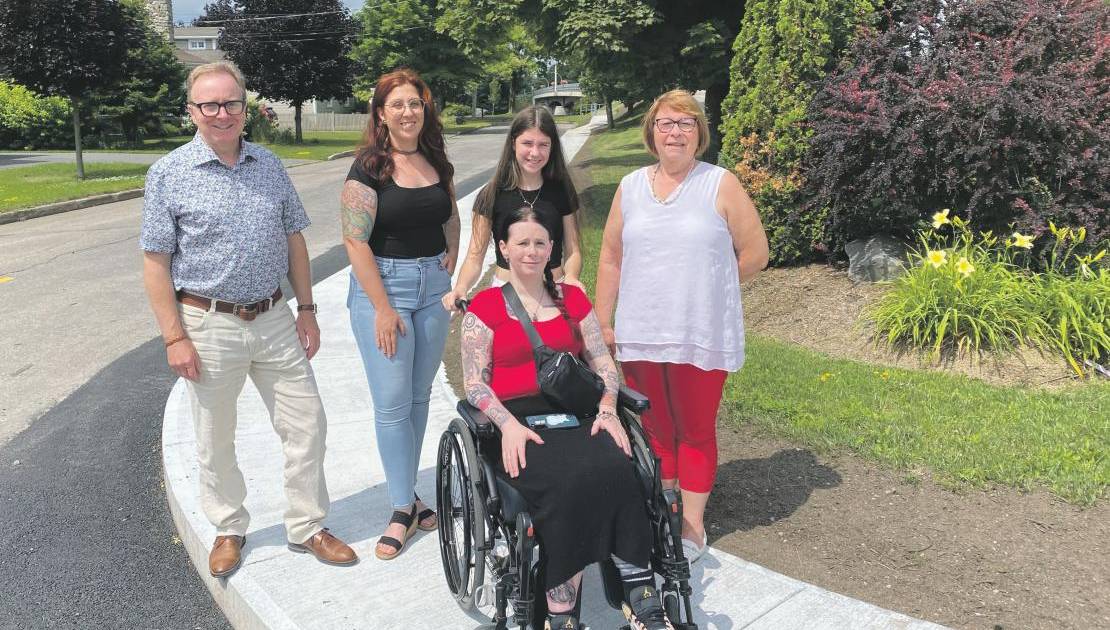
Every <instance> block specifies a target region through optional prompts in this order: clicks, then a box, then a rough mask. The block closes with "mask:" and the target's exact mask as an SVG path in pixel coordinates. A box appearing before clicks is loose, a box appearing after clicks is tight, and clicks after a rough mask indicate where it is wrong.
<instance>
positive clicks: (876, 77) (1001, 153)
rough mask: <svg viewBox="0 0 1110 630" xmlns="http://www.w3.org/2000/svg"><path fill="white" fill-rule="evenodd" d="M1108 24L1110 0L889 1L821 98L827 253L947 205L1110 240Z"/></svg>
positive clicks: (908, 228) (968, 214)
mask: <svg viewBox="0 0 1110 630" xmlns="http://www.w3.org/2000/svg"><path fill="white" fill-rule="evenodd" d="M1108 27H1110V4H1107V3H1105V2H1104V0H896V1H895V2H894V3H892V7H891V8H890V9H888V10H887V11H886V12H885V13H884V14H882V17H881V19H880V20H878V22H877V26H876V27H875V28H870V29H868V30H867V31H865V32H864V33H863V34H861V35H860V37H859V38H858V39H857V41H856V43H855V46H854V50H853V52H852V54H851V55H849V56H848V58H849V59H852V60H854V62H853V65H852V66H851V67H846V68H841V69H839V70H838V71H837V72H835V73H833V74H831V75H829V76H828V77H827V78H826V79H825V80H824V81H823V82H822V85H821V87H820V89H819V90H818V93H817V95H816V96H815V98H814V99H813V101H812V102H811V104H810V110H809V113H808V121H809V124H810V125H812V128H813V130H814V134H813V136H812V138H811V143H810V150H809V152H808V153H807V155H806V159H805V162H806V164H805V170H806V179H807V185H808V195H809V197H808V203H809V204H810V207H811V208H825V209H827V210H828V214H827V217H828V218H827V223H826V226H825V235H824V236H825V239H826V244H827V245H828V247H829V249H830V251H831V252H835V253H839V252H842V251H843V246H844V244H845V243H846V242H847V241H849V240H852V239H854V238H859V237H864V236H868V235H871V234H875V233H878V232H887V233H892V234H895V235H900V236H903V237H906V238H909V237H910V235H911V234H912V232H913V230H914V229H915V228H917V227H920V226H921V225H922V220H923V219H926V218H927V217H928V216H929V215H931V214H932V213H933V212H936V211H937V210H939V209H941V208H949V207H950V208H952V209H953V212H954V214H960V215H962V216H964V217H965V218H966V219H968V220H969V221H970V222H971V224H972V225H973V226H974V227H975V229H977V230H988V229H990V230H994V231H995V233H1006V232H1008V231H1009V226H1010V225H1014V227H1015V228H1016V229H1018V230H1020V231H1022V232H1024V233H1033V234H1041V233H1042V232H1044V231H1045V230H1047V225H1048V222H1049V221H1054V222H1055V223H1056V225H1060V226H1063V225H1067V226H1072V227H1081V226H1082V227H1086V229H1087V231H1088V234H1089V237H1088V243H1091V244H1092V246H1094V247H1097V246H1098V245H1099V244H1100V242H1101V241H1103V240H1104V239H1107V238H1110V211H1108V207H1110V28H1108ZM1046 240H1047V239H1046Z"/></svg>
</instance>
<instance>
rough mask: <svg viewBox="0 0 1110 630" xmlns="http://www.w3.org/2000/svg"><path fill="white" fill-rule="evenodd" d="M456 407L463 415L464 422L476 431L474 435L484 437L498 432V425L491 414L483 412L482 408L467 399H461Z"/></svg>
mask: <svg viewBox="0 0 1110 630" xmlns="http://www.w3.org/2000/svg"><path fill="white" fill-rule="evenodd" d="M456 409H457V410H458V412H459V415H460V416H462V419H463V422H466V426H468V427H470V430H471V431H473V432H474V435H476V436H478V437H483V438H484V437H491V436H494V435H496V434H497V427H496V426H494V424H493V421H491V420H490V419H489V416H487V415H486V414H484V413H482V410H481V409H478V408H477V407H475V406H474V405H472V404H470V403H469V402H467V401H465V400H460V401H459V404H458V406H457V407H456Z"/></svg>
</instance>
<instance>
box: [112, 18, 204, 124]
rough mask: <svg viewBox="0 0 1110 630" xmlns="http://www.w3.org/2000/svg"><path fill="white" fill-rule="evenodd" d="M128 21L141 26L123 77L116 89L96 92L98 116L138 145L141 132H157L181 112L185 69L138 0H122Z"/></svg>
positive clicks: (183, 102)
mask: <svg viewBox="0 0 1110 630" xmlns="http://www.w3.org/2000/svg"><path fill="white" fill-rule="evenodd" d="M121 4H122V5H123V8H124V10H125V11H126V12H127V13H128V14H129V15H130V16H131V19H133V20H135V21H136V22H138V23H140V24H142V30H143V40H142V43H141V45H140V46H136V47H135V48H132V49H131V51H130V52H129V53H128V56H127V68H126V70H127V78H126V79H125V80H124V81H122V82H121V83H120V84H119V85H118V86H110V87H108V88H106V89H103V90H99V91H98V92H97V95H96V98H95V104H96V106H97V111H98V113H99V114H100V115H102V116H104V117H106V118H111V119H114V120H116V121H117V122H118V123H119V125H120V128H121V130H122V131H123V135H124V137H125V138H126V139H127V140H128V141H129V142H131V143H132V144H134V143H138V142H140V140H141V138H142V135H143V132H155V133H160V132H161V128H162V123H163V122H164V121H165V119H166V118H168V117H172V116H174V115H175V114H176V115H180V114H181V113H183V112H184V110H185V68H184V66H182V65H181V63H180V62H178V61H177V57H176V56H174V52H173V45H172V44H170V42H169V40H167V39H166V37H165V36H164V35H162V34H161V33H160V32H158V31H156V30H155V29H154V28H153V27H152V26H151V24H150V19H149V16H148V15H147V10H146V6H145V5H144V4H143V3H142V2H141V0H123V1H122V2H121Z"/></svg>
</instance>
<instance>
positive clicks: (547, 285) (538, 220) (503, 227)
mask: <svg viewBox="0 0 1110 630" xmlns="http://www.w3.org/2000/svg"><path fill="white" fill-rule="evenodd" d="M517 223H535V224H537V225H540V226H541V227H543V229H544V230H546V231H547V237H548V238H549V239H550V238H551V233H552V232H553V229H552V226H551V224H550V221H548V220H545V218H544V216H543V215H541V214H539V213H537V212H536V211H535V210H533V209H532V208H531V207H529V206H521V207H519V208H517V209H516V210H513V211H512V212H510V213H508V214H506V215H504V216H503V217H501V220H500V221H498V222H497V225H495V226H494V228H493V233H494V235H495V236H496V237H497V242H498V243H499V244H500V243H502V242H505V243H508V242H509V228H510V227H512V226H513V225H515V224H517ZM511 265H512V263H510V267H511ZM543 288H544V290H546V291H547V294H548V295H549V296H550V297H551V301H552V302H555V306H556V307H557V308H558V309H559V313H560V314H561V315H562V316H563V319H564V320H566V322H567V325H568V326H570V330H571V333H573V334H574V338H575V339H580V338H581V336H580V334H579V332H578V327H577V326H575V325H574V322H572V321H571V320H570V315H567V308H566V304H565V303H564V302H563V295H562V293H560V292H559V287H558V286H556V285H555V277H554V276H553V275H552V274H551V267H550V266H549V265H544V268H543Z"/></svg>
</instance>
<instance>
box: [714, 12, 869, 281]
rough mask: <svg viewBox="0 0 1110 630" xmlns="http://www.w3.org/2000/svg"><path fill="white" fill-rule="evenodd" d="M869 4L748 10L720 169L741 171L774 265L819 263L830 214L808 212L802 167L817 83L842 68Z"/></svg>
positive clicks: (737, 46)
mask: <svg viewBox="0 0 1110 630" xmlns="http://www.w3.org/2000/svg"><path fill="white" fill-rule="evenodd" d="M873 5H874V3H873V2H872V1H871V0H832V1H827V0H801V1H789V2H788V1H786V0H754V1H749V2H748V4H747V5H746V8H745V10H744V18H743V20H742V21H741V24H740V31H739V33H738V35H737V36H736V41H735V42H734V44H733V47H732V49H733V53H734V56H733V58H732V63H731V65H730V67H729V76H730V86H731V87H730V91H729V94H728V97H727V98H726V99H725V101H724V103H723V104H722V105H721V117H722V123H721V153H720V155H719V157H718V160H717V161H718V163H719V164H720V165H721V166H723V167H725V168H728V169H732V170H734V171H735V172H736V174H737V176H738V177H739V178H740V181H741V182H742V183H743V184H744V186H745V188H746V189H747V191H748V193H749V194H751V196H752V200H753V201H754V202H755V204H756V207H757V208H759V213H760V218H761V219H762V220H763V224H764V226H765V227H766V228H767V232H768V236H769V238H770V241H771V261H772V262H773V263H775V264H787V263H792V262H800V261H805V260H808V259H812V258H813V257H814V253H815V251H816V249H815V246H819V244H820V243H822V242H823V241H824V240H825V238H824V236H823V226H824V223H825V213H824V212H823V211H821V210H808V209H802V205H803V198H802V196H801V190H802V184H803V177H802V170H801V163H802V159H803V156H804V155H805V152H806V146H807V140H808V138H809V136H810V135H812V131H811V130H810V128H809V125H808V124H807V122H806V110H807V107H808V106H809V102H810V100H811V99H812V97H813V93H814V91H815V87H814V86H815V84H816V83H817V82H818V81H819V80H820V79H821V78H823V77H824V76H825V75H826V74H827V73H828V72H829V71H831V70H832V69H833V68H835V67H836V65H837V63H838V62H839V61H840V58H841V55H842V53H843V51H844V50H845V49H846V48H847V47H848V45H849V43H850V41H851V39H852V36H853V34H854V32H855V30H856V28H857V26H858V25H859V24H861V23H865V22H867V21H868V20H869V16H871V15H872V14H873V13H874V6H873Z"/></svg>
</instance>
